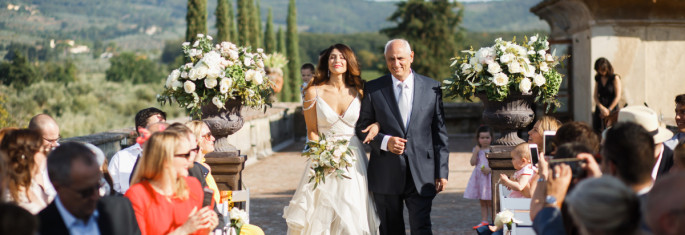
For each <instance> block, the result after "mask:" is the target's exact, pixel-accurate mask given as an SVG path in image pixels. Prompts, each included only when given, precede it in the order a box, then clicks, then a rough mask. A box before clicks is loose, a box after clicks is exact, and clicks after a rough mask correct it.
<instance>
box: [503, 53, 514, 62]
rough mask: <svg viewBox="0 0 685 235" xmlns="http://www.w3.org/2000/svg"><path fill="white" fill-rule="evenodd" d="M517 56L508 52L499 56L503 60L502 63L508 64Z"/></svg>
mask: <svg viewBox="0 0 685 235" xmlns="http://www.w3.org/2000/svg"><path fill="white" fill-rule="evenodd" d="M515 58H516V57H515V56H514V54H511V53H507V54H504V55H502V56H500V57H499V61H500V62H502V63H505V64H508V63H509V62H511V61H512V60H514V59H515Z"/></svg>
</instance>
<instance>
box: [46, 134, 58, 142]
mask: <svg viewBox="0 0 685 235" xmlns="http://www.w3.org/2000/svg"><path fill="white" fill-rule="evenodd" d="M61 139H62V136H61V135H60V136H57V139H48V138H45V137H43V140H45V141H47V142H48V143H57V142H59V140H61Z"/></svg>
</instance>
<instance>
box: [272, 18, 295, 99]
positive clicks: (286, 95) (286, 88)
mask: <svg viewBox="0 0 685 235" xmlns="http://www.w3.org/2000/svg"><path fill="white" fill-rule="evenodd" d="M276 52H278V53H281V54H283V55H286V53H285V52H286V50H285V31H283V29H282V28H281V27H278V33H277V34H276ZM286 57H287V56H286ZM290 63H292V62H290V61H289V62H288V65H289V64H290ZM288 65H286V66H285V67H283V89H281V93H279V94H278V99H279V100H280V101H283V102H289V101H290V97H291V93H292V92H291V91H290V82H289V81H290V74H289V73H288Z"/></svg>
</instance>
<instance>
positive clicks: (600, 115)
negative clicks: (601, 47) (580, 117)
mask: <svg viewBox="0 0 685 235" xmlns="http://www.w3.org/2000/svg"><path fill="white" fill-rule="evenodd" d="M595 71H596V72H597V74H596V75H595V94H594V99H595V104H596V106H595V113H594V115H593V118H592V127H593V129H594V130H595V131H596V132H597V133H600V132H601V131H602V130H604V128H606V126H604V119H605V118H606V117H608V116H609V114H611V113H612V112H616V111H617V109H618V100H619V99H620V98H621V78H620V77H619V76H618V74H614V68H613V67H612V66H611V63H609V60H607V59H606V58H604V57H601V58H599V59H597V61H595Z"/></svg>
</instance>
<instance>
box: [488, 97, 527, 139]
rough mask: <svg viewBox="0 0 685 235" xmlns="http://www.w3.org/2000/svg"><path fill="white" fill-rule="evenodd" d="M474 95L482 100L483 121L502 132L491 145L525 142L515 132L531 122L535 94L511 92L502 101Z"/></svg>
mask: <svg viewBox="0 0 685 235" xmlns="http://www.w3.org/2000/svg"><path fill="white" fill-rule="evenodd" d="M476 96H477V97H478V98H480V100H481V101H483V106H484V107H483V108H484V110H483V123H485V124H486V125H488V126H490V127H492V128H494V129H495V130H499V131H500V132H501V133H502V135H501V136H500V138H498V139H496V140H495V141H494V142H493V145H506V146H515V145H518V144H520V143H523V142H526V141H524V140H523V139H521V138H519V137H518V135H517V132H518V130H520V129H523V128H525V127H527V126H528V125H529V124H530V123H531V122H533V119H534V115H535V113H534V112H533V102H534V100H535V96H533V95H532V94H521V93H518V94H517V93H512V94H509V96H507V98H505V99H504V100H502V101H492V100H488V98H487V96H486V95H485V94H477V95H476Z"/></svg>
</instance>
